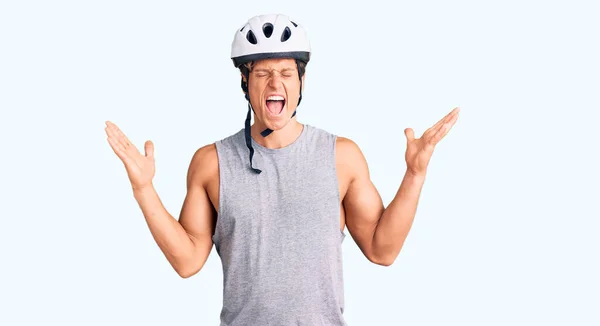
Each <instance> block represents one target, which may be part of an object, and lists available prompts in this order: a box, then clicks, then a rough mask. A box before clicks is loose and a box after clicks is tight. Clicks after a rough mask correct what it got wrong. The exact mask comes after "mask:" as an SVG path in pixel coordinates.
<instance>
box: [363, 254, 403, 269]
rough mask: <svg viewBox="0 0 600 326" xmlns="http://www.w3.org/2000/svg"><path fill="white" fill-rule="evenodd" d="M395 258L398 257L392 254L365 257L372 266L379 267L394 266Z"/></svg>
mask: <svg viewBox="0 0 600 326" xmlns="http://www.w3.org/2000/svg"><path fill="white" fill-rule="evenodd" d="M396 257H398V255H397V254H393V253H389V254H382V255H375V254H372V255H369V256H367V258H368V259H369V261H370V262H372V263H373V264H375V265H379V266H384V267H389V266H392V265H393V264H394V262H395V261H396Z"/></svg>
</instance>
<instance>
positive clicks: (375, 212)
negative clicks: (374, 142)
mask: <svg viewBox="0 0 600 326" xmlns="http://www.w3.org/2000/svg"><path fill="white" fill-rule="evenodd" d="M457 118H458V109H454V110H452V111H451V112H450V113H449V114H448V115H447V116H445V117H444V118H443V119H441V120H440V121H438V122H437V123H436V124H435V125H434V126H432V127H431V128H429V129H428V130H426V131H425V132H424V133H423V136H422V137H420V138H415V137H414V134H413V130H412V129H410V128H408V129H405V134H406V137H407V149H406V157H405V158H406V164H407V168H406V172H405V174H404V178H403V180H402V182H401V184H400V187H399V189H398V191H397V193H396V195H395V197H394V198H393V200H392V201H391V202H390V204H389V205H388V206H387V208H385V207H384V205H383V203H382V199H381V196H380V195H379V192H378V191H377V189H376V188H375V186H374V184H373V182H372V181H371V177H370V173H369V168H368V165H367V162H366V159H365V157H364V156H363V154H362V152H361V151H360V149H359V148H358V146H357V145H356V144H355V143H354V142H352V141H350V140H348V139H342V141H340V155H342V157H343V158H344V161H345V162H348V163H346V164H349V165H350V166H349V167H348V169H347V170H348V171H352V176H351V177H350V182H349V186H348V190H347V192H346V195H345V197H344V200H343V205H344V209H345V212H346V226H347V227H348V231H349V232H350V234H351V235H352V238H353V239H354V241H355V242H356V244H357V245H358V247H359V248H360V250H361V251H362V252H363V254H364V255H365V257H367V259H369V261H371V262H373V263H375V264H378V265H383V266H389V265H391V264H392V263H393V262H394V261H395V260H396V257H398V255H399V253H400V250H401V249H402V246H403V244H404V241H405V240H406V237H407V236H408V233H409V231H410V229H411V227H412V224H413V220H414V218H415V215H416V211H417V206H418V202H419V198H420V195H421V190H422V188H423V185H424V183H425V175H426V170H427V165H428V164H429V160H430V158H431V155H432V154H433V149H434V147H435V145H436V144H437V143H438V142H439V141H440V140H441V139H442V138H443V137H444V136H445V135H446V134H447V133H448V131H449V130H450V128H451V127H452V126H453V125H454V123H455V122H456V120H457Z"/></svg>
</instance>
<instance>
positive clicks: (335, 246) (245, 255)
mask: <svg viewBox="0 0 600 326" xmlns="http://www.w3.org/2000/svg"><path fill="white" fill-rule="evenodd" d="M215 145H216V149H217V155H218V163H219V178H220V189H219V207H218V208H219V209H218V212H217V213H218V216H217V222H216V227H215V233H214V235H213V242H214V244H215V249H216V251H217V253H218V255H219V257H220V258H221V263H222V268H223V306H222V309H221V314H220V320H221V324H220V325H221V326H242V325H243V326H267V325H276V326H292V325H293V326H347V324H346V322H345V320H344V316H343V313H344V285H343V283H344V282H343V271H342V248H341V244H342V242H343V240H344V238H345V233H344V232H343V231H342V230H340V193H339V186H338V178H337V173H336V162H335V145H336V136H335V135H333V134H331V133H329V132H327V131H325V130H322V129H320V128H316V127H313V126H311V125H307V124H304V126H303V130H302V132H301V134H300V136H299V137H298V138H297V139H296V140H295V141H294V142H293V143H292V144H290V145H288V146H286V147H283V148H279V149H270V148H266V147H264V146H262V145H260V144H258V143H257V142H256V141H254V139H252V146H253V147H254V149H255V154H254V162H255V164H256V165H255V166H256V167H258V168H260V169H261V170H262V173H260V174H256V173H254V172H253V171H252V170H251V169H250V164H249V161H248V157H249V152H248V148H247V147H246V143H245V137H244V130H243V129H242V130H240V131H239V132H236V133H235V134H233V135H230V136H228V137H226V138H223V139H221V140H219V141H217V142H215Z"/></svg>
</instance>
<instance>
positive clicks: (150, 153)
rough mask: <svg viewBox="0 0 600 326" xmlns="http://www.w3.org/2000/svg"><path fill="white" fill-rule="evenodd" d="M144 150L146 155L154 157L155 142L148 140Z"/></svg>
mask: <svg viewBox="0 0 600 326" xmlns="http://www.w3.org/2000/svg"><path fill="white" fill-rule="evenodd" d="M144 151H145V152H146V157H148V158H154V144H153V143H152V141H150V140H147V141H146V143H145V144H144Z"/></svg>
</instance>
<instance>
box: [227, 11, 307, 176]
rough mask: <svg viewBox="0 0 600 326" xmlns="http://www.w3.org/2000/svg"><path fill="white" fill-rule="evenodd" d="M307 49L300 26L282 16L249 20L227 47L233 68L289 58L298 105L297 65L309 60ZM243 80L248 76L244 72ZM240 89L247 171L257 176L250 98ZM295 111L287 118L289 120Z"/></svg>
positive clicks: (246, 88)
mask: <svg viewBox="0 0 600 326" xmlns="http://www.w3.org/2000/svg"><path fill="white" fill-rule="evenodd" d="M310 54H311V48H310V42H309V41H308V38H307V35H306V31H305V30H304V28H302V26H300V25H298V24H297V23H295V22H294V21H292V20H290V18H289V17H288V16H286V15H282V14H278V15H275V14H271V15H260V16H255V17H252V18H250V19H249V20H248V22H247V23H246V24H245V25H244V26H243V27H242V28H241V29H239V30H237V31H236V33H235V36H234V39H233V42H232V44H231V60H232V61H233V64H234V66H235V67H236V68H240V67H241V66H242V65H244V64H246V63H248V62H251V61H255V60H261V59H272V58H291V59H295V60H296V64H297V66H298V76H299V77H300V97H299V99H298V105H300V102H301V100H302V75H303V74H304V71H302V70H301V69H300V65H299V64H298V63H299V62H300V61H301V62H304V63H305V64H307V63H308V61H309V60H310ZM245 77H246V80H248V78H249V75H248V73H247V72H246V76H245ZM242 89H243V90H244V92H245V93H246V100H247V101H248V114H247V115H246V124H245V134H246V146H247V147H248V149H249V150H250V168H251V169H252V170H253V171H254V172H256V173H261V172H262V171H261V170H260V169H257V168H254V167H253V166H252V157H253V155H254V149H253V148H252V141H251V138H250V137H251V136H250V119H251V111H253V110H254V109H253V108H252V105H251V104H250V96H249V93H248V85H247V84H246V83H245V82H244V80H243V79H242ZM295 115H296V111H294V113H293V114H292V116H291V117H290V119H291V118H293V117H294V116H295ZM271 132H273V130H271V129H265V130H263V131H262V132H261V135H262V136H263V137H266V136H268V135H270V134H271Z"/></svg>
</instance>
